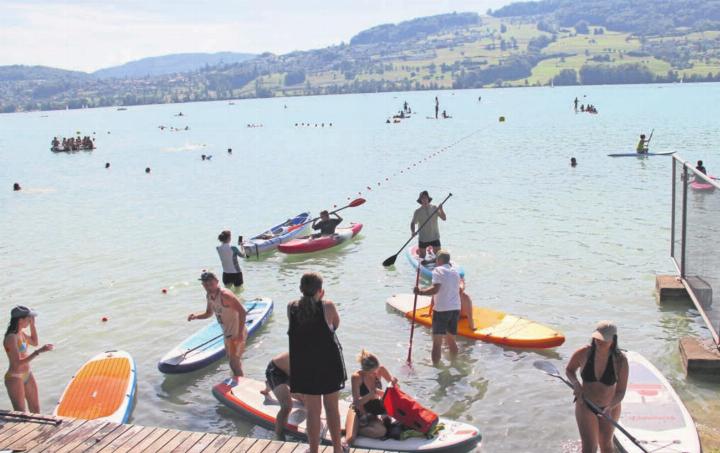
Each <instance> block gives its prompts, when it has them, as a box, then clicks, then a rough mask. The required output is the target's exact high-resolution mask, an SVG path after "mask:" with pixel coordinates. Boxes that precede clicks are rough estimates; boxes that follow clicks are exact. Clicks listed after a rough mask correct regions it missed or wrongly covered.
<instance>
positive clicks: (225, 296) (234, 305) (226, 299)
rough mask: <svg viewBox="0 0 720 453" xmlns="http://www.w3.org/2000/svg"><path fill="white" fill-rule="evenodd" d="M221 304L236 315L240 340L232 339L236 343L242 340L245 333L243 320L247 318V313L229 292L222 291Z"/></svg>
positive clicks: (238, 300)
mask: <svg viewBox="0 0 720 453" xmlns="http://www.w3.org/2000/svg"><path fill="white" fill-rule="evenodd" d="M221 294H222V296H221V297H222V303H223V305H224V306H225V307H227V308H229V309H230V310H234V311H236V312H237V314H238V335H239V336H240V337H241V338H232V339H233V340H235V341H238V340H240V339H242V338H244V336H243V333H244V331H245V320H246V318H247V311H246V310H245V307H243V306H242V304H241V303H240V299H238V298H237V296H236V295H235V294H233V293H231V292H230V291H222V293H221Z"/></svg>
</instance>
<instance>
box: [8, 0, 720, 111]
mask: <svg viewBox="0 0 720 453" xmlns="http://www.w3.org/2000/svg"><path fill="white" fill-rule="evenodd" d="M719 8H720V0H672V1H671V0H544V1H540V2H530V3H528V2H525V3H517V4H512V5H509V6H507V7H504V8H501V9H499V10H497V11H495V12H491V15H490V16H478V15H477V14H476V13H452V14H441V15H438V16H431V17H423V18H417V19H413V20H410V21H406V22H401V23H398V24H385V25H381V26H378V27H373V28H370V29H368V30H365V31H362V32H360V33H358V34H357V35H356V36H354V37H353V38H352V39H351V41H350V44H339V45H333V46H329V47H325V48H322V49H315V50H308V51H297V52H291V53H287V54H284V55H274V54H272V53H268V52H266V53H263V54H260V55H257V56H255V57H254V58H252V59H250V60H245V61H242V62H239V63H231V62H228V60H227V59H226V58H223V57H222V55H224V54H216V56H217V57H218V60H222V62H218V63H217V64H214V65H212V64H210V63H207V64H205V62H206V61H205V62H204V63H203V64H202V65H201V66H200V67H197V66H196V67H194V69H192V70H189V71H185V72H173V73H171V74H167V73H165V74H158V75H150V76H146V75H141V76H130V75H128V76H127V77H114V78H110V77H106V76H105V77H97V76H94V75H88V74H83V73H74V72H71V71H60V70H54V69H51V68H38V67H28V66H21V67H18V66H12V67H5V68H0V112H15V111H27V110H38V109H39V110H49V109H64V108H66V107H69V108H71V109H72V108H82V107H84V106H87V107H102V106H113V105H139V104H155V103H169V102H193V101H206V100H224V99H238V98H252V97H273V96H304V95H323V94H343V93H376V92H381V91H408V90H435V89H451V88H454V89H463V88H479V87H510V86H542V85H591V84H627V83H658V82H664V83H667V82H681V81H684V82H704V81H720V11H719V10H718V9H719ZM148 60H152V59H148ZM177 70H178V69H173V71H177ZM146 71H147V69H146V70H145V71H142V72H146Z"/></svg>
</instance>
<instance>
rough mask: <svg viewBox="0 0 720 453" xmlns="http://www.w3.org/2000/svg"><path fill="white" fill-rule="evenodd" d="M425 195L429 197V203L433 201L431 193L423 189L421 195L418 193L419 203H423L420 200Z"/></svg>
mask: <svg viewBox="0 0 720 453" xmlns="http://www.w3.org/2000/svg"><path fill="white" fill-rule="evenodd" d="M423 195H425V196H426V197H428V203H429V202H431V201H432V197H431V196H430V194H429V193H428V191H427V190H423V191H422V192H420V195H418V199H417V202H418V203H420V204H422V202H421V201H420V200H421V199H422V197H423Z"/></svg>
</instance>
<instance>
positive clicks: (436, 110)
mask: <svg viewBox="0 0 720 453" xmlns="http://www.w3.org/2000/svg"><path fill="white" fill-rule="evenodd" d="M439 111H440V101H439V100H438V97H437V96H435V119H438V112H439Z"/></svg>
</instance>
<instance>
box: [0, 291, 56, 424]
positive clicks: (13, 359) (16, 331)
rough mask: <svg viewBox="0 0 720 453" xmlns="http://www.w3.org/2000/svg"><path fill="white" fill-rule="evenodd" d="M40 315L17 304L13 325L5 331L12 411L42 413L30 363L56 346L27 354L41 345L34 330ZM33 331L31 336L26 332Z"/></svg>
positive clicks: (11, 316)
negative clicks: (29, 348) (27, 330)
mask: <svg viewBox="0 0 720 453" xmlns="http://www.w3.org/2000/svg"><path fill="white" fill-rule="evenodd" d="M35 316H37V314H36V313H35V312H34V311H33V310H31V309H30V308H28V307H25V306H23V305H17V306H15V307H13V309H12V310H11V311H10V323H9V324H8V328H7V330H6V331H5V339H4V340H3V346H4V347H5V353H6V354H7V357H8V370H7V372H6V373H5V388H6V389H7V392H8V396H9V397H10V402H11V403H12V407H13V410H16V411H19V412H27V411H28V410H29V411H30V412H32V413H35V414H38V413H40V399H39V397H38V387H37V382H35V376H33V374H32V371H30V362H31V361H32V360H33V359H34V358H35V357H37V356H39V355H40V354H41V353H43V352H47V351H52V350H53V345H51V344H46V345H43V346H42V347H41V348H38V349H36V350H35V351H33V352H32V353H28V346H35V347H37V345H38V344H39V340H38V334H37V329H36V328H35ZM28 328H29V329H30V335H28V334H27V332H26V329H28Z"/></svg>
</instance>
